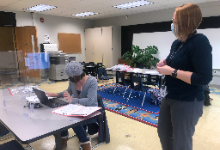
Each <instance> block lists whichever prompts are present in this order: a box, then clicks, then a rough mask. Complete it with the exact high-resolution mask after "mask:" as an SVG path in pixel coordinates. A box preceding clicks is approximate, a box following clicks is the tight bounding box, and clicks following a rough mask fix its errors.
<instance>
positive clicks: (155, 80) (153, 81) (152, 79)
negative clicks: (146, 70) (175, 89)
mask: <svg viewBox="0 0 220 150" xmlns="http://www.w3.org/2000/svg"><path fill="white" fill-rule="evenodd" d="M146 76H147V77H146ZM141 78H142V79H146V78H147V81H146V80H142V83H143V84H146V85H153V86H158V87H159V85H160V77H159V76H157V75H150V74H147V75H141Z"/></svg>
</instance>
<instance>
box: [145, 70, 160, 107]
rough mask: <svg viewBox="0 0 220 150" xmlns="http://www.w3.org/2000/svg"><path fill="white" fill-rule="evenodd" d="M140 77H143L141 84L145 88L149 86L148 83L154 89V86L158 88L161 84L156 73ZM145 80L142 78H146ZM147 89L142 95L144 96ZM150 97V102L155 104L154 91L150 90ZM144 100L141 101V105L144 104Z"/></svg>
mask: <svg viewBox="0 0 220 150" xmlns="http://www.w3.org/2000/svg"><path fill="white" fill-rule="evenodd" d="M141 78H142V79H143V80H142V85H143V88H146V89H147V90H148V89H149V88H150V87H149V85H152V86H154V89H156V86H157V87H159V88H160V86H161V82H162V81H161V80H162V79H161V77H160V76H157V75H150V74H147V75H141ZM146 78H147V80H144V79H146ZM147 90H145V93H144V97H145V96H146V94H147ZM150 94H151V99H152V102H151V103H152V104H155V98H154V92H153V91H151V93H150ZM144 100H145V99H143V101H142V106H143V104H144Z"/></svg>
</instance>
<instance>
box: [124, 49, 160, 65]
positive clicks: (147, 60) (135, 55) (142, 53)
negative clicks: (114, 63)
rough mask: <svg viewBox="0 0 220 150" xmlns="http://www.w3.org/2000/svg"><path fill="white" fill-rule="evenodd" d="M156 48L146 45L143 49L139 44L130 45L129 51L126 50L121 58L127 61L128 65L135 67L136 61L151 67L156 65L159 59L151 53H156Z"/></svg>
mask: <svg viewBox="0 0 220 150" xmlns="http://www.w3.org/2000/svg"><path fill="white" fill-rule="evenodd" d="M157 52H158V48H157V47H156V46H154V45H153V46H148V47H147V48H145V49H140V47H139V46H136V45H132V47H131V51H128V52H126V53H125V54H124V55H123V56H122V59H125V61H129V63H128V64H129V65H133V67H136V64H137V63H142V64H143V66H145V67H146V68H151V66H154V67H156V64H157V63H158V62H159V61H160V60H159V59H158V58H156V57H154V56H153V55H152V54H157Z"/></svg>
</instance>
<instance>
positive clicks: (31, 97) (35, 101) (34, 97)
mask: <svg viewBox="0 0 220 150" xmlns="http://www.w3.org/2000/svg"><path fill="white" fill-rule="evenodd" d="M26 100H28V102H30V103H40V100H39V99H38V98H37V96H30V97H26Z"/></svg>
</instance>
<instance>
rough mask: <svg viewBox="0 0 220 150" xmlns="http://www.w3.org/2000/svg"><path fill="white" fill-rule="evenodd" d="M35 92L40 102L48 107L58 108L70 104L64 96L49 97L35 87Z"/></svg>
mask: <svg viewBox="0 0 220 150" xmlns="http://www.w3.org/2000/svg"><path fill="white" fill-rule="evenodd" d="M33 91H34V93H35V94H36V95H37V97H38V99H39V100H40V102H41V103H42V104H44V105H46V106H48V107H51V108H56V107H60V106H64V105H68V104H69V102H67V101H66V100H65V99H64V98H53V99H48V97H47V96H46V94H45V92H44V91H41V90H39V89H36V88H33Z"/></svg>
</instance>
